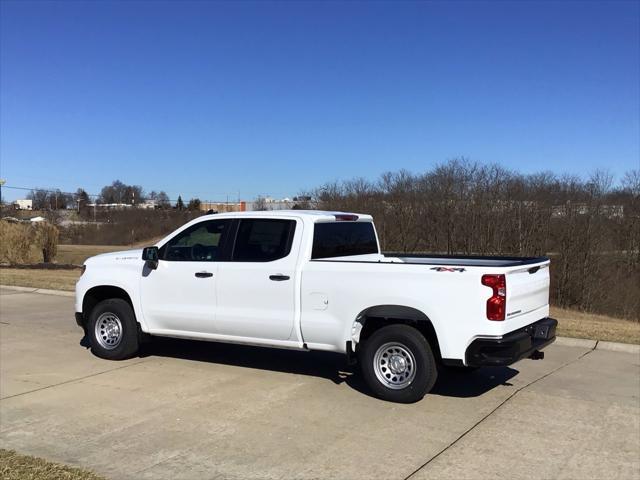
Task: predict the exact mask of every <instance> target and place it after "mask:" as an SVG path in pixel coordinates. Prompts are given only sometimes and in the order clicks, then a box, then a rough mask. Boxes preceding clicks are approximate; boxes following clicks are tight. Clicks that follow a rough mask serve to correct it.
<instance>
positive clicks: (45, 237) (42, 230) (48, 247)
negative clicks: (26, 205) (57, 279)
mask: <svg viewBox="0 0 640 480" xmlns="http://www.w3.org/2000/svg"><path fill="white" fill-rule="evenodd" d="M35 230H36V243H37V245H38V246H39V247H40V251H41V252H42V261H43V262H44V263H50V262H52V261H53V259H54V258H55V257H56V254H57V253H58V237H59V232H58V228H57V227H56V226H55V225H52V224H50V223H48V222H41V223H39V224H38V225H37V226H36V227H35Z"/></svg>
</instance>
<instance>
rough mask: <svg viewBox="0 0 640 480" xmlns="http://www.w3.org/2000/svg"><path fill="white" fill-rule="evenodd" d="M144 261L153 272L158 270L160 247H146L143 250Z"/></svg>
mask: <svg viewBox="0 0 640 480" xmlns="http://www.w3.org/2000/svg"><path fill="white" fill-rule="evenodd" d="M142 259H143V260H144V261H146V262H147V267H149V268H150V269H151V270H155V269H156V268H158V247H145V248H144V249H143V250H142Z"/></svg>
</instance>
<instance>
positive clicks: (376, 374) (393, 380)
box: [359, 324, 438, 403]
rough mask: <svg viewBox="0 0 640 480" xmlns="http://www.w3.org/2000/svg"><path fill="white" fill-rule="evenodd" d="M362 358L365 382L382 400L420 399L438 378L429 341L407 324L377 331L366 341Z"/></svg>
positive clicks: (407, 401)
mask: <svg viewBox="0 0 640 480" xmlns="http://www.w3.org/2000/svg"><path fill="white" fill-rule="evenodd" d="M359 357H360V358H359V360H360V365H361V369H362V375H363V377H364V380H365V382H366V383H367V385H368V386H369V388H370V389H371V390H372V391H373V393H374V394H375V395H376V396H377V397H379V398H381V399H383V400H389V401H392V402H399V403H413V402H417V401H418V400H420V399H421V398H422V397H424V395H425V394H426V393H427V392H429V391H430V390H431V388H433V385H434V384H435V382H436V379H437V378H438V369H437V365H436V361H435V359H434V357H433V352H432V351H431V347H430V346H429V342H427V339H426V338H424V335H422V334H421V333H420V332H419V331H418V330H416V329H415V328H413V327H410V326H408V325H402V324H396V325H388V326H386V327H383V328H381V329H380V330H377V331H376V332H374V333H373V334H372V335H371V337H369V338H368V339H367V340H366V341H365V342H364V344H363V345H362V349H361V350H360V353H359Z"/></svg>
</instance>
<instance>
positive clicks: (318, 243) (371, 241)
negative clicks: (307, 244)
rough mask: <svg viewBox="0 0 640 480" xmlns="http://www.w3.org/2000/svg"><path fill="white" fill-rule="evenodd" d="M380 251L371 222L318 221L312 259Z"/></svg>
mask: <svg viewBox="0 0 640 480" xmlns="http://www.w3.org/2000/svg"><path fill="white" fill-rule="evenodd" d="M370 253H378V242H377V241H376V234H375V231H374V229H373V223H371V222H334V223H316V224H315V226H314V230H313V250H312V253H311V258H312V259H318V258H331V257H347V256H350V255H366V254H370Z"/></svg>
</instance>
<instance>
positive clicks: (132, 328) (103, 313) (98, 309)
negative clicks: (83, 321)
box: [87, 298, 138, 360]
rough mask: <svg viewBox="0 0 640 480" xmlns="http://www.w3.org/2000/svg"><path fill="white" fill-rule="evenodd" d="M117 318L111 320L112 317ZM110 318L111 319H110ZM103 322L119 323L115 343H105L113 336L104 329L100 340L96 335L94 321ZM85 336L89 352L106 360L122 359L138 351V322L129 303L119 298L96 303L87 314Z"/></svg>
mask: <svg viewBox="0 0 640 480" xmlns="http://www.w3.org/2000/svg"><path fill="white" fill-rule="evenodd" d="M114 317H115V318H116V319H117V320H113V318H114ZM110 319H111V320H110ZM98 320H100V321H101V325H104V322H109V321H110V322H111V323H114V322H115V323H116V324H117V322H119V323H120V327H121V328H119V329H118V330H119V341H118V343H117V344H115V345H111V346H109V345H107V342H108V341H113V340H112V339H113V337H108V336H107V333H106V330H100V328H98V331H102V333H103V334H102V335H101V337H102V340H101V339H99V338H98V337H97V332H96V323H98ZM87 336H88V337H89V341H90V342H91V352H92V353H93V354H94V355H95V356H97V357H100V358H106V359H108V360H124V359H126V358H131V357H132V356H134V355H135V354H136V352H137V351H138V323H137V322H136V316H135V314H134V313H133V309H132V308H131V305H129V303H127V302H126V301H125V300H122V299H121V298H109V299H107V300H103V301H101V302H100V303H98V304H97V305H96V306H95V307H94V308H93V310H91V313H90V314H89V321H88V322H87Z"/></svg>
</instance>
